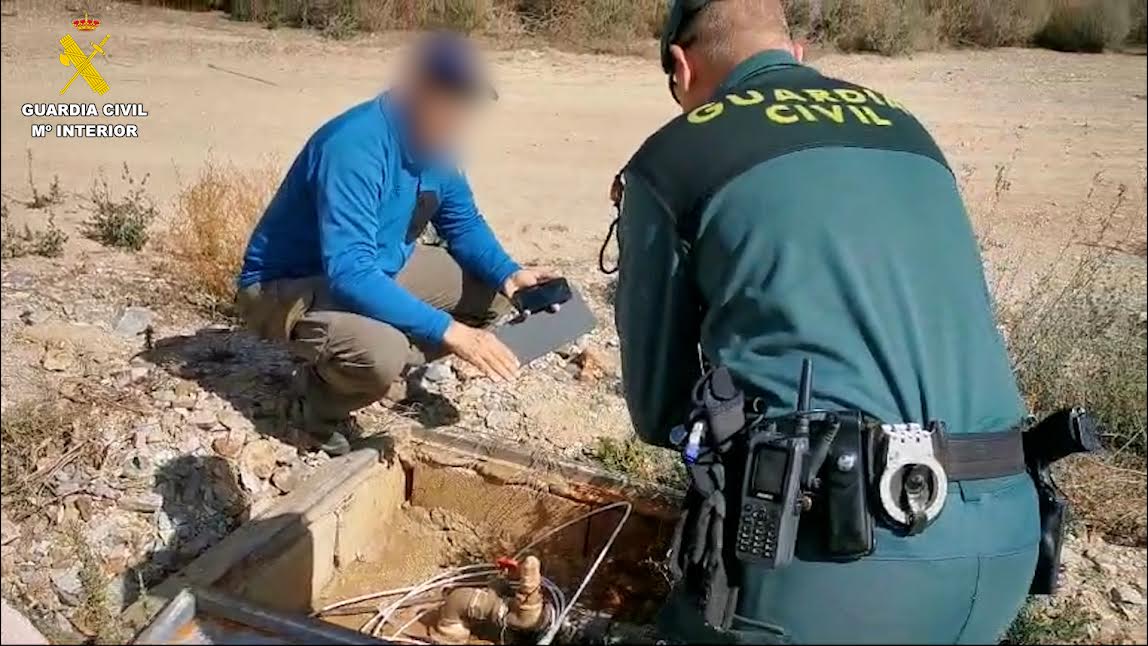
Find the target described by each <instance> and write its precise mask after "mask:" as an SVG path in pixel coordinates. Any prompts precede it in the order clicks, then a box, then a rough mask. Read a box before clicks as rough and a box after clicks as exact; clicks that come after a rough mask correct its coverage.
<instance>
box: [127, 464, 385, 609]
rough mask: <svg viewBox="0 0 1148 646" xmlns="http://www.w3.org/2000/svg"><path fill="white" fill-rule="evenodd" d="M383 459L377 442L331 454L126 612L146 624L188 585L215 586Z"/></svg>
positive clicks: (302, 527) (299, 528)
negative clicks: (300, 483)
mask: <svg viewBox="0 0 1148 646" xmlns="http://www.w3.org/2000/svg"><path fill="white" fill-rule="evenodd" d="M380 460H381V456H380V453H379V451H378V450H377V449H375V448H372V447H367V448H363V449H359V450H356V451H354V452H352V453H350V454H348V455H345V456H342V457H339V458H336V459H333V460H331V461H330V462H328V463H327V464H325V465H323V466H322V467H321V468H320V469H319V470H318V471H317V472H316V473H315V474H314V475H313V476H312V477H310V478H308V479H307V481H306V482H305V483H304V486H302V487H301V488H299V489H297V490H295V491H293V492H291V493H289V494H287V495H286V496H284V497H283V498H282V499H280V500H278V501H276V502H275V504H273V505H271V506H270V507H268V508H267V509H265V510H263V511H262V512H261V513H259V514H257V515H256V516H254V517H252V518H251V519H249V520H248V521H247V522H245V523H243V525H241V526H240V527H239V528H238V529H236V530H235V531H233V532H231V533H230V534H228V535H227V536H226V537H224V539H223V540H221V541H220V542H219V543H217V544H215V545H214V546H212V547H211V548H209V549H208V550H207V551H205V552H204V553H203V554H200V555H199V556H198V557H197V558H196V559H195V560H193V561H192V562H191V563H189V564H188V565H187V566H185V567H184V568H183V569H181V570H180V571H179V572H176V573H175V574H173V575H171V576H170V577H168V578H167V579H165V580H164V581H163V582H162V583H160V584H159V585H158V586H156V587H155V588H153V589H152V590H148V591H147V592H146V593H145V594H144V595H142V596H141V597H140V598H139V599H137V600H136V601H135V602H134V603H133V604H131V605H130V606H128V607H127V608H126V609H125V610H124V612H123V613H121V615H120V618H121V619H122V620H123V621H124V622H125V623H126V624H127V625H128V626H130V627H132V628H133V629H134V630H138V629H141V628H143V627H144V626H145V625H146V624H147V622H149V621H151V619H152V617H153V616H155V614H156V613H158V612H159V611H160V610H162V609H163V607H164V606H165V605H166V604H167V603H168V602H169V601H170V600H172V599H174V598H175V597H176V595H178V594H179V592H180V591H181V590H183V589H184V588H187V587H209V586H211V585H212V584H214V583H215V582H217V581H219V580H220V579H221V578H222V577H223V576H224V575H226V574H227V573H228V571H229V570H231V569H232V568H234V567H236V566H237V565H239V564H240V563H242V562H244V561H246V560H248V559H250V558H253V557H257V555H258V554H259V553H260V552H261V551H263V550H265V549H266V548H267V546H268V545H271V544H278V543H280V541H283V542H288V541H292V540H294V539H296V538H299V537H301V536H302V534H303V533H305V532H306V531H307V528H308V526H309V524H310V523H311V522H314V521H315V520H317V519H319V518H322V517H323V516H325V515H327V514H328V513H331V512H334V511H336V509H337V508H338V506H339V505H341V504H342V502H343V499H344V497H345V496H341V495H339V494H340V493H343V492H345V493H346V494H347V495H350V493H351V492H353V491H354V489H355V487H356V486H357V485H358V483H359V481H361V480H362V479H363V478H366V477H368V475H369V472H370V470H371V468H372V467H373V466H375V465H376V464H378V463H379V462H380ZM300 520H302V521H303V522H300Z"/></svg>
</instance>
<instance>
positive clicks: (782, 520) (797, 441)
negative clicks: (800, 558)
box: [735, 359, 813, 568]
mask: <svg viewBox="0 0 1148 646" xmlns="http://www.w3.org/2000/svg"><path fill="white" fill-rule="evenodd" d="M812 379H813V376H812V364H811V363H810V362H809V360H808V359H806V360H805V361H804V362H803V364H802V367H801V386H800V390H799V394H798V401H797V410H796V411H795V412H794V413H791V414H789V415H786V416H784V417H781V418H777V419H773V420H767V421H766V422H765V427H764V428H762V429H760V430H756V431H755V432H753V433H751V435H750V438H749V442H748V447H747V449H748V450H747V456H746V465H745V480H744V482H743V483H742V492H741V501H740V503H741V509H740V510H739V512H738V523H737V541H736V543H735V545H736V552H737V557H738V558H739V559H741V560H742V561H745V562H748V563H753V564H755V565H760V566H764V567H767V568H780V567H784V566H786V565H788V564H789V562H790V561H792V560H793V551H794V548H795V546H796V544H797V526H798V522H799V521H800V517H801V508H800V504H801V503H800V500H801V488H802V474H803V473H804V471H803V470H804V468H805V462H806V460H807V457H808V455H809V413H810V411H809V405H810V404H809V400H810V391H811V389H812V385H811V384H812Z"/></svg>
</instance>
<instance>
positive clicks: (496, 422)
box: [486, 410, 522, 431]
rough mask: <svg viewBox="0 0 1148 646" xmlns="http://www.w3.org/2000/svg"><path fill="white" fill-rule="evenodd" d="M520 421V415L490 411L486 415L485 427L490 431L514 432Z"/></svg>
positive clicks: (505, 411) (506, 411) (510, 412)
mask: <svg viewBox="0 0 1148 646" xmlns="http://www.w3.org/2000/svg"><path fill="white" fill-rule="evenodd" d="M521 421H522V414H521V413H517V412H514V411H508V410H492V411H490V412H488V413H487V414H486V426H487V427H488V428H490V429H492V430H502V431H508V430H514V429H516V428H518V425H519V423H520V422H521Z"/></svg>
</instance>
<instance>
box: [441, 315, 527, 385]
mask: <svg viewBox="0 0 1148 646" xmlns="http://www.w3.org/2000/svg"><path fill="white" fill-rule="evenodd" d="M442 342H443V345H444V346H446V348H447V349H448V350H450V351H451V352H453V353H454V354H456V355H458V356H459V357H460V358H462V359H463V360H464V361H466V362H467V363H469V364H471V365H472V366H474V367H476V368H478V369H479V370H481V371H482V372H483V373H485V374H486V376H488V377H490V378H491V379H493V380H495V381H508V380H510V379H513V378H514V373H515V372H517V371H518V357H515V356H514V353H513V352H511V351H510V348H508V347H506V344H504V343H503V342H502V341H500V340H498V337H496V336H494V335H493V334H491V333H490V332H487V331H486V330H480V329H478V328H473V327H470V326H468V325H463V324H462V323H459V322H458V321H452V322H451V324H450V327H448V328H447V329H446V334H444V335H443V338H442Z"/></svg>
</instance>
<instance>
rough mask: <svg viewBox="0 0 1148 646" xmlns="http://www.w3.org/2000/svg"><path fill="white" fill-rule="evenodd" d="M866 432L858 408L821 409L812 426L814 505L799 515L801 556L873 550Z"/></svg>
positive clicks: (838, 557)
mask: <svg viewBox="0 0 1148 646" xmlns="http://www.w3.org/2000/svg"><path fill="white" fill-rule="evenodd" d="M870 441H871V439H870V433H868V432H866V430H865V428H864V421H863V419H862V415H861V413H860V412H859V411H835V412H832V413H825V414H824V417H823V418H821V419H815V420H814V421H813V423H812V424H811V425H810V444H811V446H812V447H813V448H812V454H813V457H812V458H811V459H810V463H811V464H814V465H816V466H818V467H820V468H819V469H818V471H817V473H816V474H810V475H812V476H814V477H813V479H812V482H810V484H811V487H810V488H811V489H812V490H813V492H814V500H813V506H812V508H811V509H810V511H808V512H806V513H805V514H803V516H802V518H803V520H802V533H803V534H807V535H810V538H807V539H805V540H803V541H801V542H799V544H798V555H799V557H800V558H802V559H803V560H813V561H824V560H827V559H828V560H831V561H853V560H856V559H859V558H861V557H863V556H868V555H869V554H872V553H873V548H874V538H873V526H874V523H875V521H874V518H873V512H872V510H871V509H870V505H869V479H870V477H871V473H872V470H873V465H872V463H871V461H872V459H873V458H872V456H873V451H872V448H871V447H870V446H869V442H870Z"/></svg>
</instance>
